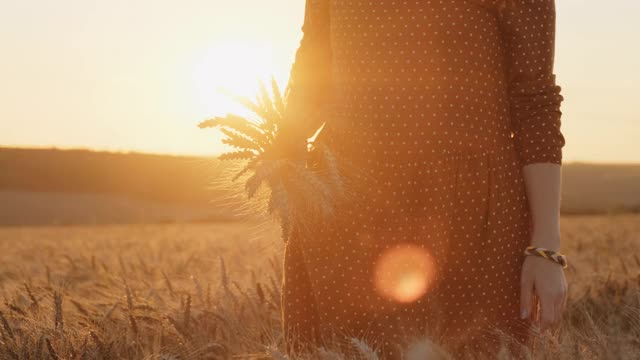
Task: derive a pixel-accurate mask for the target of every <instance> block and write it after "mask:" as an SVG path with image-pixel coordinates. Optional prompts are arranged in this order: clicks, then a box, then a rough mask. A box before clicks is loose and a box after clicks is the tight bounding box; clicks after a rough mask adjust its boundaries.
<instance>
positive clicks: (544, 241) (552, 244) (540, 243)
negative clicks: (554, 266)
mask: <svg viewBox="0 0 640 360" xmlns="http://www.w3.org/2000/svg"><path fill="white" fill-rule="evenodd" d="M530 245H531V246H535V247H542V248H546V249H549V250H553V251H559V250H560V234H559V233H557V232H552V233H543V232H534V233H533V235H532V236H531V243H530Z"/></svg>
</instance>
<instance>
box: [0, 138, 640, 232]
mask: <svg viewBox="0 0 640 360" xmlns="http://www.w3.org/2000/svg"><path fill="white" fill-rule="evenodd" d="M224 166H226V165H225V163H224V162H221V161H218V160H217V159H215V158H204V157H187V156H168V155H152V154H141V153H114V152H95V151H89V150H57V149H22V148H0V225H8V224H10V225H20V224H24V225H33V224H73V223H127V222H170V221H212V220H219V221H226V220H231V219H236V218H238V214H237V212H234V209H233V207H232V206H230V205H229V206H227V205H228V201H227V198H228V196H229V194H227V193H225V192H224V191H222V190H220V189H218V190H215V189H212V187H211V184H212V183H214V182H215V181H216V180H219V176H220V173H221V171H222V170H223V169H224ZM562 185H563V187H562V209H561V210H562V212H563V214H575V213H602V212H626V211H632V212H640V164H614V165H605V164H588V163H565V164H564V165H563V180H562Z"/></svg>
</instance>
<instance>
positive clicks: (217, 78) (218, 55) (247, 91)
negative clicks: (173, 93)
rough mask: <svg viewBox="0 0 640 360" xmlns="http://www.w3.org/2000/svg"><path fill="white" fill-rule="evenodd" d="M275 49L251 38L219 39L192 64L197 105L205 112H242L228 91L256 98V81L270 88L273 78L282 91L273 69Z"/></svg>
mask: <svg viewBox="0 0 640 360" xmlns="http://www.w3.org/2000/svg"><path fill="white" fill-rule="evenodd" d="M273 52H274V50H273V49H272V48H271V47H268V46H267V45H266V44H261V43H258V42H254V41H251V40H243V39H225V40H220V41H218V42H216V43H215V44H213V45H212V46H211V47H209V48H208V49H207V50H206V51H204V52H203V53H202V54H199V55H198V56H197V61H196V62H195V64H194V65H193V66H192V67H191V68H192V69H193V70H192V83H193V88H194V92H195V98H196V99H197V101H198V106H199V107H201V108H203V109H204V110H205V111H206V112H207V113H208V114H211V115H213V114H215V115H222V114H226V113H229V112H235V113H239V112H245V111H246V109H244V108H243V107H242V106H241V105H239V104H238V103H237V102H235V101H234V100H233V99H231V97H229V96H228V94H233V95H238V96H244V97H248V98H250V99H252V100H253V99H255V98H256V96H257V95H258V93H259V87H258V82H259V80H262V81H264V82H265V84H266V85H267V86H268V87H269V86H270V84H269V82H270V80H271V77H272V76H273V77H275V78H276V81H277V82H278V84H279V86H280V89H281V90H282V91H284V83H283V81H282V80H281V79H282V78H283V76H282V75H286V74H279V73H276V72H274V69H277V68H278V67H277V66H276V64H275V63H274V61H273V59H274V56H273Z"/></svg>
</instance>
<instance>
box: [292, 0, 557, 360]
mask: <svg viewBox="0 0 640 360" xmlns="http://www.w3.org/2000/svg"><path fill="white" fill-rule="evenodd" d="M302 30H303V33H304V35H303V38H302V40H301V43H300V47H299V48H298V51H297V53H296V59H295V62H294V65H293V68H292V71H291V78H290V83H289V90H290V93H289V97H288V106H287V113H288V115H287V116H286V118H287V119H290V120H291V121H290V123H288V125H287V126H286V127H285V128H284V129H285V130H286V134H287V136H286V137H287V139H289V140H291V144H293V145H292V146H301V144H302V139H305V138H308V137H311V135H313V133H314V132H315V130H316V129H317V128H318V127H319V125H320V124H321V122H323V121H325V120H326V124H325V126H324V129H323V130H322V133H321V138H318V140H317V141H322V142H324V143H326V144H327V146H329V147H330V148H331V149H333V150H334V151H335V153H336V154H338V155H339V156H340V157H341V158H342V159H345V161H349V162H350V163H351V164H353V165H355V166H357V168H359V169H361V173H362V174H363V176H362V177H359V178H357V181H356V182H355V183H356V184H357V187H358V188H357V189H355V190H356V191H355V192H356V193H358V194H359V195H358V198H357V199H358V200H357V201H348V202H344V204H342V205H341V207H340V208H339V216H338V218H337V219H336V220H335V221H333V222H331V223H322V224H320V223H316V224H311V225H313V226H315V228H314V231H312V232H304V233H303V232H295V233H294V235H293V237H292V238H291V240H289V242H288V243H287V246H286V249H285V260H284V261H285V262H284V266H285V273H284V281H283V287H282V305H283V314H282V315H283V318H282V320H283V327H284V333H285V340H286V342H287V348H288V351H289V352H290V353H292V354H294V353H295V351H298V350H301V349H303V348H302V347H301V346H302V345H322V344H324V343H325V342H326V341H332V340H337V341H338V342H339V343H344V344H345V349H348V346H346V345H348V343H347V342H348V339H349V337H356V338H359V339H364V340H363V341H365V342H367V343H368V344H369V345H370V346H372V347H375V349H376V350H377V351H378V352H379V354H380V355H381V356H384V357H385V358H389V359H394V358H401V357H403V356H404V355H405V353H404V351H405V349H406V346H407V345H408V342H407V339H409V338H411V336H412V335H418V336H430V337H431V338H432V339H435V340H437V341H436V342H439V343H441V344H443V346H445V347H446V349H447V350H449V351H450V352H451V353H453V354H458V355H461V354H475V355H491V354H495V352H496V351H498V349H499V348H500V346H501V341H503V340H504V339H505V337H504V336H500V334H502V335H507V336H508V337H510V338H511V339H512V340H516V342H513V343H512V345H511V346H510V348H511V350H513V351H514V354H516V353H517V350H518V349H519V347H518V346H515V345H513V344H517V343H522V344H527V345H529V346H530V344H531V341H530V340H531V339H532V336H531V333H532V331H531V330H532V329H534V327H533V326H534V325H535V324H536V323H537V324H538V325H539V326H540V327H541V328H542V329H543V330H544V329H548V328H550V327H552V326H554V325H556V324H557V323H558V321H559V319H560V317H561V315H562V313H563V311H564V308H565V303H566V293H567V285H566V281H565V277H564V273H563V268H562V266H561V265H560V264H558V263H556V262H554V261H550V259H546V258H543V257H537V256H525V255H524V254H523V251H524V250H525V248H526V247H527V246H536V247H540V248H545V249H548V250H551V251H558V250H559V248H560V227H559V205H560V204H559V203H560V175H561V170H560V168H561V164H562V147H563V146H564V145H565V139H564V136H563V134H562V132H561V131H560V118H561V114H562V113H561V111H560V103H561V101H562V100H563V97H562V95H561V94H560V86H558V85H557V84H556V82H555V74H554V73H553V63H554V46H555V42H554V41H555V3H554V1H553V0H513V1H509V0H454V1H443V0H429V1H396V0H394V1H392V0H380V1H343V0H307V2H306V8H305V18H304V25H303V27H302ZM327 109H328V111H329V112H328V113H325V112H322V111H324V110H327ZM294 114H295V115H294ZM314 114H328V116H326V117H324V116H313V115H314ZM300 119H304V120H300ZM294 120H295V121H294ZM296 144H297V145H296ZM364 175H366V176H364ZM307 225H309V224H307ZM537 303H539V305H540V306H539V309H540V312H539V314H538V313H537V312H536V311H535V310H536V309H537V308H538V307H537ZM345 341H346V342H345ZM516 355H517V354H516Z"/></svg>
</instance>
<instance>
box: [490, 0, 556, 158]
mask: <svg viewBox="0 0 640 360" xmlns="http://www.w3.org/2000/svg"><path fill="white" fill-rule="evenodd" d="M504 2H505V3H506V5H504V6H502V7H501V8H500V12H499V18H500V21H501V23H500V25H501V31H502V34H503V39H504V44H505V55H506V61H507V73H508V88H509V90H508V91H509V103H510V113H511V124H512V129H513V133H514V141H515V146H516V149H517V151H518V154H519V157H520V159H521V161H522V165H523V166H524V165H528V164H532V163H554V164H559V165H561V164H562V148H563V146H564V145H565V138H564V135H563V133H562V131H561V129H560V124H561V115H562V112H561V111H560V103H561V102H562V101H563V100H564V98H563V96H562V94H561V87H560V86H558V85H557V84H556V76H555V74H554V70H553V67H554V52H555V27H556V11H555V2H554V0H504Z"/></svg>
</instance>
